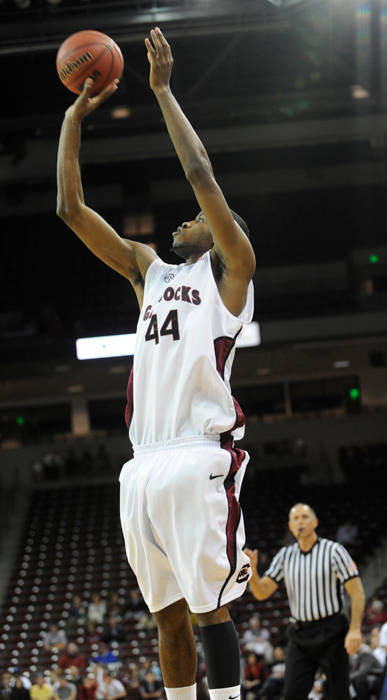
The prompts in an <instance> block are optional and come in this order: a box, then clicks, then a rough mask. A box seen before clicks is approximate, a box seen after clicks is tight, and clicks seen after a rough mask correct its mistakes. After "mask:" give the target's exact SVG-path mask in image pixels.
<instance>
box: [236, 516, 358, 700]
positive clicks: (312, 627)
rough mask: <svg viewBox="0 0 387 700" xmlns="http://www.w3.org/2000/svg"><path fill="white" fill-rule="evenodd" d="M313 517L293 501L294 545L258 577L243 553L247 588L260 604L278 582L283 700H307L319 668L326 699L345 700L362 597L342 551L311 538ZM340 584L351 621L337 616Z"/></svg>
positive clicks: (255, 558) (340, 614) (255, 557)
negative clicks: (283, 605)
mask: <svg viewBox="0 0 387 700" xmlns="http://www.w3.org/2000/svg"><path fill="white" fill-rule="evenodd" d="M317 525H318V520H317V518H316V513H315V512H314V510H313V508H311V507H310V506H309V505H307V504H306V503H297V504H296V505H295V506H293V508H291V510H290V513H289V529H290V531H291V533H292V534H293V535H294V537H295V538H296V539H297V542H296V543H295V544H293V545H291V546H290V547H282V549H280V551H279V552H278V554H276V556H275V557H274V559H273V561H272V563H271V565H270V566H269V568H268V570H267V571H266V573H265V575H264V576H263V577H262V578H261V577H260V576H259V574H258V571H257V564H258V552H257V550H254V551H253V550H251V549H245V552H246V554H248V556H249V557H250V560H251V565H252V568H253V575H252V578H251V579H250V588H251V591H252V593H253V595H254V596H255V597H256V598H257V599H258V600H266V598H269V596H271V595H272V594H273V593H274V592H275V591H276V590H277V588H278V585H279V583H280V582H281V581H282V580H284V581H285V586H286V590H287V594H288V598H289V604H290V612H291V615H292V617H291V618H290V624H289V627H288V630H287V636H288V641H289V643H288V647H287V651H286V659H285V700H307V698H308V697H309V693H310V691H311V689H312V686H313V681H314V677H315V673H316V671H317V669H318V668H319V666H322V668H323V670H324V672H325V673H326V675H327V679H328V690H329V698H330V700H349V698H350V694H349V663H348V654H356V652H357V651H358V649H359V647H360V644H361V631H360V628H361V621H362V616H363V611H364V602H365V596H364V591H363V586H362V582H361V580H360V577H359V572H358V570H357V567H356V564H355V562H354V561H353V560H352V557H351V556H350V555H349V554H348V552H347V550H346V549H345V548H344V547H343V546H342V545H341V544H339V543H337V542H332V540H327V539H321V538H319V537H318V536H317V533H316V528H317ZM343 586H344V587H345V589H346V591H347V593H348V594H349V596H350V598H351V622H350V625H348V620H347V618H346V616H345V615H344V614H343V612H342V609H343V602H344V601H343Z"/></svg>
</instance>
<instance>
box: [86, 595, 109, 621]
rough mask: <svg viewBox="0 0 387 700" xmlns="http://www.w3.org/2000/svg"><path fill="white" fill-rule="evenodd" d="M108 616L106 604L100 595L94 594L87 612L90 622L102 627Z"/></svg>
mask: <svg viewBox="0 0 387 700" xmlns="http://www.w3.org/2000/svg"><path fill="white" fill-rule="evenodd" d="M105 615H106V603H105V601H104V600H102V599H101V596H100V594H99V593H93V595H92V596H91V603H90V605H89V609H88V611H87V617H88V620H89V622H95V623H96V624H97V625H102V623H103V620H104V617H105Z"/></svg>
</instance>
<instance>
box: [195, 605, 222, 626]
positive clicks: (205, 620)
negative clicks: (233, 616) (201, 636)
mask: <svg viewBox="0 0 387 700" xmlns="http://www.w3.org/2000/svg"><path fill="white" fill-rule="evenodd" d="M195 614H196V618H197V621H198V623H199V626H200V627H207V626H208V625H217V624H219V623H220V622H228V621H229V620H230V613H229V612H228V610H227V608H226V606H225V605H222V607H221V608H218V609H217V610H211V612H207V613H195Z"/></svg>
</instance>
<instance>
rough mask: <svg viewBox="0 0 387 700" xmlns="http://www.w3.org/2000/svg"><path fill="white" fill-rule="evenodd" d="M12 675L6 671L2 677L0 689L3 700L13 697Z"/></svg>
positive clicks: (0, 696)
mask: <svg viewBox="0 0 387 700" xmlns="http://www.w3.org/2000/svg"><path fill="white" fill-rule="evenodd" d="M11 679H12V674H11V673H9V672H8V671H6V672H5V673H3V675H2V676H1V687H0V698H1V700H8V699H9V698H10V697H11V692H12V685H11Z"/></svg>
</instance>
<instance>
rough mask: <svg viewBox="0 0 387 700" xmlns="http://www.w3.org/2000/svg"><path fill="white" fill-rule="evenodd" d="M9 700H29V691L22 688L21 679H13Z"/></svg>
mask: <svg viewBox="0 0 387 700" xmlns="http://www.w3.org/2000/svg"><path fill="white" fill-rule="evenodd" d="M10 700H30V691H29V690H27V688H25V687H24V685H23V682H22V680H21V678H15V683H14V686H13V688H12V689H11V694H10Z"/></svg>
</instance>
